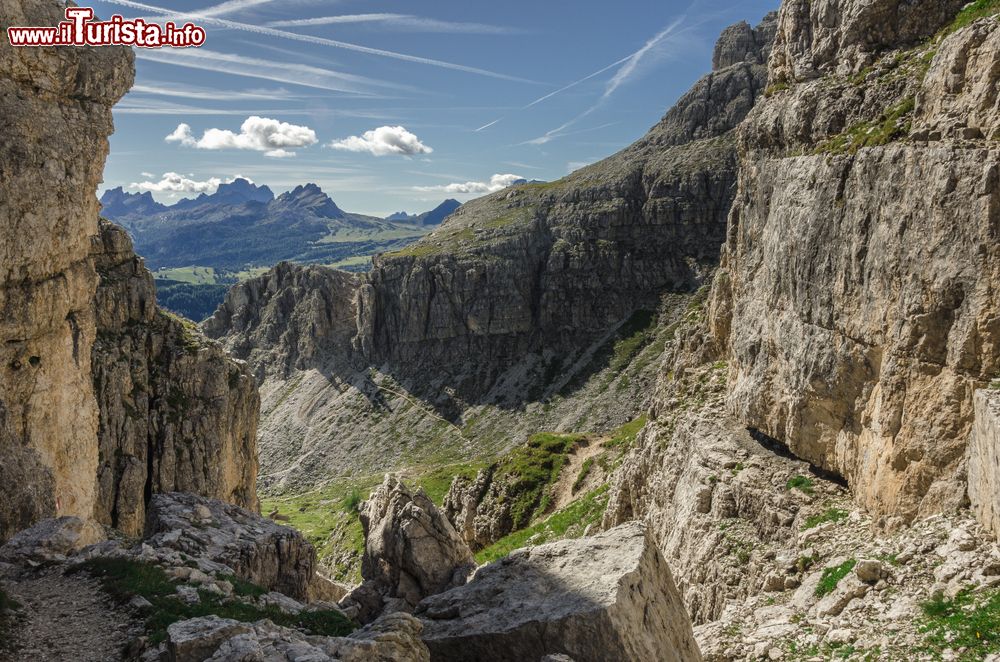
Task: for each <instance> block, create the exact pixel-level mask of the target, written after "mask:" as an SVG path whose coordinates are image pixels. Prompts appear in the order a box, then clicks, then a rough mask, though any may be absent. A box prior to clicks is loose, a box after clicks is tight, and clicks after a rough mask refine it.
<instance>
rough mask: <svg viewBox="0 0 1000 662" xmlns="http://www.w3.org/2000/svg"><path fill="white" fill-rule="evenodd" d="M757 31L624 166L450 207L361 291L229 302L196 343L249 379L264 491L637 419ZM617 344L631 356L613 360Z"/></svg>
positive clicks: (763, 51)
mask: <svg viewBox="0 0 1000 662" xmlns="http://www.w3.org/2000/svg"><path fill="white" fill-rule="evenodd" d="M775 25H776V17H775V16H769V17H768V18H767V19H765V21H764V22H763V23H762V24H761V25H760V26H758V28H756V29H752V28H750V27H749V26H738V27H737V28H735V29H733V30H731V31H730V32H728V33H727V36H726V37H724V38H723V39H722V40H721V41H720V43H719V46H718V48H717V57H716V60H717V63H718V65H719V67H718V68H717V70H716V71H714V72H712V73H711V74H709V75H708V76H706V77H705V78H703V79H702V80H701V81H699V82H698V83H697V84H696V85H695V86H694V87H693V88H692V89H691V91H690V92H688V93H687V94H686V95H685V96H684V97H683V98H682V99H680V100H679V101H678V103H677V105H676V106H675V107H674V108H673V109H672V110H671V111H670V112H668V113H667V114H666V116H665V117H664V118H663V120H662V121H661V122H660V123H659V124H657V126H655V127H654V128H653V129H652V130H651V131H650V132H649V133H648V134H647V135H646V136H645V137H644V138H643V139H641V140H640V141H638V142H637V143H635V144H634V145H632V146H631V147H629V148H627V149H626V150H624V151H622V152H621V153H619V154H616V155H614V156H612V157H611V158H609V159H606V160H605V161H602V162H600V163H597V164H594V165H592V166H589V167H587V168H584V169H583V170H580V171H578V172H576V173H574V174H572V175H570V176H569V177H567V178H566V179H564V180H560V181H558V182H553V183H546V184H525V185H519V186H514V187H511V188H509V189H507V190H504V191H501V192H499V193H496V194H493V195H490V196H487V197H484V198H481V199H479V200H475V201H473V202H470V203H468V204H466V205H463V206H462V207H461V208H460V209H459V210H458V211H457V212H455V213H454V214H452V215H451V216H450V217H449V218H448V220H447V221H446V222H445V223H443V224H442V225H441V226H440V227H439V228H437V229H436V230H435V231H434V232H432V233H431V234H430V235H429V236H427V237H425V238H424V239H423V240H421V241H420V242H418V243H417V244H415V245H413V246H410V247H408V248H406V249H404V250H402V251H399V252H396V253H390V254H386V255H383V256H381V257H379V258H378V259H376V261H375V266H374V269H373V271H372V272H371V274H370V275H369V276H367V277H364V278H362V279H358V280H355V277H353V276H347V275H344V274H337V273H335V272H332V271H330V270H325V269H322V268H314V267H310V268H308V269H306V268H301V267H295V266H291V265H281V266H279V267H278V268H277V269H275V270H274V271H272V272H271V273H269V274H266V275H265V276H263V277H261V278H259V279H255V280H253V281H250V282H248V283H245V284H243V285H240V286H238V287H236V288H234V290H233V291H232V292H231V293H230V294H229V296H228V297H227V300H226V302H225V303H224V304H223V306H222V307H221V308H220V310H219V311H218V312H217V313H216V315H215V317H214V318H213V319H211V320H209V321H207V322H206V323H205V329H206V332H207V333H208V335H210V336H211V337H214V338H218V339H220V340H221V341H222V342H223V344H224V345H225V346H226V347H227V348H228V349H230V350H231V351H232V352H234V353H235V354H236V355H237V356H239V357H241V358H245V359H247V360H248V361H249V362H250V363H251V365H252V366H253V368H254V371H255V372H256V374H257V376H258V379H260V380H261V391H262V397H263V411H264V416H263V422H262V425H261V435H260V438H261V462H262V466H263V467H264V478H263V483H264V485H265V486H266V487H270V486H283V487H290V486H296V485H298V486H301V485H303V484H308V482H309V481H313V482H314V481H315V479H316V478H317V477H319V476H322V475H323V474H324V473H328V472H329V471H330V467H331V466H334V467H338V468H339V469H337V470H338V471H341V472H345V473H346V472H353V473H376V472H380V471H385V470H392V469H395V468H398V467H399V466H400V465H399V464H398V462H400V461H402V462H411V463H413V462H414V461H423V460H424V459H426V457H427V455H428V454H429V453H433V454H434V458H433V459H434V461H435V462H440V461H442V459H451V458H454V459H467V458H468V456H470V455H483V454H491V453H495V452H497V451H499V450H502V449H503V448H505V447H509V446H511V445H513V444H516V443H520V442H523V441H524V439H525V437H527V436H528V435H529V434H532V433H534V432H537V431H539V430H546V429H547V430H553V429H554V430H583V429H585V430H592V431H597V432H603V431H607V430H610V429H613V428H615V427H618V426H620V425H622V424H623V423H626V422H628V421H629V420H632V419H634V418H636V417H637V416H639V415H640V414H641V412H642V410H643V408H644V407H645V405H646V404H647V403H648V397H649V393H650V390H651V386H652V381H653V376H654V374H655V372H656V368H655V366H656V360H657V356H655V354H656V351H658V350H656V351H654V350H653V348H654V347H662V342H663V338H662V337H660V335H659V334H660V332H661V331H662V332H664V333H666V332H667V329H669V327H670V325H671V324H672V323H673V322H675V321H676V320H677V318H678V317H679V316H681V315H683V312H684V310H685V308H686V306H687V301H685V300H682V297H681V295H680V294H678V293H684V294H687V295H690V294H691V293H692V292H693V291H694V290H696V289H697V288H698V287H699V286H701V285H702V284H703V283H704V281H705V279H706V277H707V274H709V273H710V272H711V270H712V269H713V268H714V267H715V265H716V263H717V259H718V247H719V245H720V244H721V243H722V241H723V240H724V232H725V222H726V220H725V219H726V215H727V213H728V209H729V207H730V206H731V203H732V199H733V195H734V192H735V184H736V169H737V157H736V150H735V138H734V133H733V128H734V127H735V126H736V125H737V124H738V123H739V122H740V121H741V120H742V119H743V118H744V117H745V116H746V114H747V112H748V111H749V110H750V108H752V107H753V105H754V103H755V102H756V101H757V100H758V99H759V98H760V97H761V95H762V94H763V90H764V87H765V83H766V69H765V67H764V66H763V64H762V63H763V62H764V61H765V60H766V59H767V53H768V51H769V45H770V39H771V37H772V35H773V32H774V27H775ZM637 334H638V335H637ZM629 337H633V338H634V339H635V340H636V341H637V342H639V341H641V342H639V344H638V345H637V346H638V347H639V349H640V350H643V352H645V353H643V352H639V351H636V352H634V353H628V352H629V351H630V350H628V349H627V348H625V349H621V351H619V344H618V343H620V342H623V341H625V340H626V339H627V338H629ZM647 347H648V348H649V349H650V351H648V352H646V351H645V350H646V348H647ZM444 456H447V457H444ZM393 461H395V462H397V464H396V465H395V466H394V465H393V464H392V462H393Z"/></svg>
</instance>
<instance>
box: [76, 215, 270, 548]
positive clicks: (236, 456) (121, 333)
mask: <svg viewBox="0 0 1000 662" xmlns="http://www.w3.org/2000/svg"><path fill="white" fill-rule="evenodd" d="M100 231H101V232H100V235H99V236H98V237H96V238H95V241H94V251H93V258H94V264H95V266H96V268H97V272H98V274H99V275H100V285H99V287H98V288H97V295H96V300H95V310H96V313H97V342H96V343H95V344H94V349H93V357H92V364H93V374H94V390H95V392H96V394H97V401H98V405H99V407H100V426H99V430H98V444H99V467H98V472H97V482H98V489H97V504H96V507H95V516H96V518H97V519H98V521H100V522H102V523H104V524H108V525H111V526H114V527H115V528H118V529H120V530H122V531H124V532H126V533H129V534H132V535H137V534H139V533H141V532H142V529H143V523H144V521H145V519H146V504H147V502H148V501H149V499H150V496H151V495H153V494H157V493H161V492H192V493H195V494H200V495H203V496H209V497H213V498H218V499H222V500H223V501H227V502H229V503H233V504H236V505H238V506H242V507H244V508H249V509H251V510H256V508H257V493H256V489H255V487H256V479H257V457H256V452H255V451H256V434H257V416H258V412H259V408H260V399H259V397H258V395H257V389H256V387H255V384H254V381H253V377H252V376H251V375H250V373H249V370H248V369H247V368H246V366H245V365H243V364H238V363H235V362H233V361H232V360H230V359H229V358H228V357H227V356H226V355H225V353H224V352H223V351H222V349H221V348H220V347H218V345H216V344H215V343H212V342H209V341H207V340H206V339H205V338H204V336H202V335H201V333H200V332H199V331H198V330H197V329H196V328H194V325H193V324H191V323H190V322H186V321H183V320H181V319H179V318H176V317H173V316H171V315H168V314H167V313H164V312H163V311H162V310H160V309H159V308H157V307H156V291H155V288H154V285H153V277H152V275H151V274H150V273H149V271H147V270H146V268H145V266H144V265H143V262H142V260H141V259H140V258H138V257H136V255H135V253H134V252H133V250H132V242H131V240H130V239H129V237H128V235H127V234H126V232H125V231H124V230H123V229H121V228H119V227H118V226H116V225H114V224H112V223H109V222H107V221H103V220H102V221H101V224H100Z"/></svg>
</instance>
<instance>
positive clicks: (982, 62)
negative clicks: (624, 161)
mask: <svg viewBox="0 0 1000 662" xmlns="http://www.w3.org/2000/svg"><path fill="white" fill-rule="evenodd" d="M961 4H962V3H961V2H958V3H954V2H907V3H902V2H896V1H888V0H886V1H875V2H860V1H857V2H854V1H846V0H842V1H840V2H812V3H811V5H810V4H809V3H806V2H799V1H798V0H789V1H787V2H785V4H784V6H783V7H782V10H781V19H780V22H779V25H780V27H779V34H778V38H777V42H776V46H775V53H774V55H773V57H772V59H771V77H772V79H773V80H778V81H800V82H797V83H795V84H794V85H791V87H790V89H788V90H787V91H782V92H779V93H777V94H775V96H774V97H773V98H771V99H769V100H768V101H767V102H765V103H763V104H761V105H759V106H758V107H757V108H756V109H755V110H754V112H753V113H752V114H751V116H750V117H749V119H748V120H747V123H746V125H745V126H744V128H743V130H742V131H741V140H742V146H741V148H742V153H743V154H745V158H744V159H743V163H742V166H741V175H740V190H739V193H738V194H737V198H736V202H735V205H734V208H733V212H732V215H731V217H730V230H729V238H728V240H727V242H726V245H725V248H724V254H723V269H722V272H721V273H720V275H719V276H718V278H717V279H716V284H715V287H714V289H713V292H712V295H711V299H710V309H711V310H712V311H713V319H712V321H711V326H712V329H713V333H714V335H715V339H716V340H717V342H718V344H719V345H720V346H722V347H725V348H726V353H728V358H729V359H730V374H729V376H730V390H731V392H730V396H729V405H730V409H731V411H733V413H734V414H735V415H736V416H737V417H738V419H739V420H741V421H742V422H743V423H745V424H746V425H748V426H750V427H753V428H757V429H759V430H760V431H762V432H764V433H765V434H767V435H769V436H771V437H774V438H777V439H779V440H781V441H783V442H785V443H787V444H788V446H789V447H790V448H791V450H792V451H793V452H794V453H796V454H797V455H799V456H800V457H802V458H804V459H807V460H809V461H811V462H813V463H815V464H817V465H820V466H821V467H823V468H825V469H829V470H833V471H835V472H837V473H839V474H841V475H842V476H844V477H845V478H846V479H847V480H848V481H849V483H850V485H851V487H852V489H853V490H854V492H855V493H856V495H857V497H858V499H859V501H860V502H861V503H862V504H863V505H864V506H866V507H867V508H869V509H871V510H872V511H873V512H874V513H875V514H876V515H881V516H883V517H886V518H890V520H891V521H896V520H909V519H911V518H913V517H914V516H916V515H918V514H920V513H930V512H935V511H938V510H940V509H942V508H948V507H952V506H957V505H960V503H961V499H962V489H961V479H962V462H963V458H964V456H965V447H966V440H967V437H968V433H969V430H970V427H971V425H972V421H973V392H974V390H975V389H976V388H977V387H979V386H982V385H983V384H984V383H985V380H987V379H989V378H990V377H992V376H994V375H996V374H997V371H998V370H1000V321H998V320H1000V295H998V284H1000V242H998V234H997V227H998V224H1000V150H998V149H997V147H996V145H995V143H991V142H988V141H987V140H986V139H985V136H987V135H990V134H992V133H993V132H995V131H996V112H995V106H996V98H997V96H996V89H997V83H998V74H997V72H998V69H997V66H996V62H997V57H998V55H997V50H996V48H994V47H991V46H990V45H991V44H995V43H996V42H997V39H998V37H997V35H998V34H1000V22H998V21H997V19H996V18H993V19H986V20H984V21H981V22H979V23H977V24H975V25H972V26H969V27H966V28H964V29H961V30H958V31H957V32H955V33H954V34H951V35H950V36H947V37H945V38H944V39H943V41H942V42H941V43H940V44H935V47H936V50H935V49H934V48H932V46H931V45H929V44H926V45H924V46H921V45H920V44H919V43H918V44H917V45H914V43H913V42H914V40H919V39H920V38H921V37H922V36H925V35H929V34H934V33H936V32H937V31H938V30H939V29H941V28H942V27H943V26H944V25H945V24H946V23H948V22H949V21H950V20H951V19H953V18H954V17H955V15H956V12H957V10H958V8H959V6H960V5H961ZM821 19H822V20H821ZM892 48H897V49H899V50H895V51H889V52H887V49H892ZM931 57H933V60H931V59H930V58H931ZM927 61H930V65H929V70H928V69H927V67H926V64H922V63H925V62H927ZM863 64H866V65H869V68H868V69H866V70H863V71H860V72H859V73H857V74H854V75H851V76H846V75H842V74H841V73H838V72H855V71H858V69H859V67H860V66H861V65H863ZM790 71H791V72H793V73H792V74H790V73H789V72H790ZM925 72H927V73H926V75H925ZM816 76H822V78H821V79H820V80H814V81H805V79H808V78H811V77H816ZM802 81H805V82H802ZM786 84H787V83H786ZM990 109H992V110H990ZM862 141H863V142H862ZM803 153H804V154H806V155H805V156H799V155H797V154H803Z"/></svg>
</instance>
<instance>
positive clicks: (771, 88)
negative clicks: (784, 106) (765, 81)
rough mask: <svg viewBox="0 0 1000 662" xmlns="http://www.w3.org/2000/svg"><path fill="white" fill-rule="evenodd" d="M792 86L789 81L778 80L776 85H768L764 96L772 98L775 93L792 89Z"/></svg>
mask: <svg viewBox="0 0 1000 662" xmlns="http://www.w3.org/2000/svg"><path fill="white" fill-rule="evenodd" d="M791 87H792V86H791V85H789V84H788V82H787V81H778V82H777V83H775V84H774V85H768V86H767V88H766V89H765V90H764V96H765V97H767V98H771V97H773V96H774V95H775V94H778V93H779V92H784V91H785V90H788V89H791Z"/></svg>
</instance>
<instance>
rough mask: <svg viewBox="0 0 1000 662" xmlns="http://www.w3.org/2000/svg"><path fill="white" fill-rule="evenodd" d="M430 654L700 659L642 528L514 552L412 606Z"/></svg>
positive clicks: (588, 661)
mask: <svg viewBox="0 0 1000 662" xmlns="http://www.w3.org/2000/svg"><path fill="white" fill-rule="evenodd" d="M418 615H419V616H420V618H421V619H422V620H423V623H424V632H423V640H424V642H425V643H426V644H427V646H428V648H430V651H431V659H432V660H449V661H454V662H459V661H463V660H470V661H471V660H476V661H477V662H490V661H493V660H497V661H499V660H514V659H516V660H538V659H541V658H543V657H544V656H546V655H559V654H562V655H566V656H568V657H569V658H571V659H573V660H576V661H577V662H603V661H604V660H622V661H623V662H624V661H635V662H639V661H640V660H663V661H665V662H666V661H672V660H677V661H681V660H699V659H701V656H700V655H699V653H698V646H697V645H696V644H695V641H694V637H693V636H692V633H691V624H690V621H689V620H688V617H687V614H686V613H685V612H684V607H683V605H682V604H681V600H680V596H679V595H678V594H677V590H676V589H675V588H674V584H673V580H672V579H671V575H670V570H669V569H668V568H667V565H666V563H665V562H664V560H663V557H662V556H661V555H660V553H659V551H657V549H656V546H655V545H654V544H653V542H652V541H651V540H650V539H649V538H647V536H646V534H645V532H644V531H643V529H642V527H641V526H640V525H638V524H629V525H625V526H622V527H619V528H616V529H612V530H611V531H607V532H605V533H602V534H599V535H597V536H594V537H591V538H581V539H578V540H567V541H562V542H557V543H552V544H549V545H543V546H541V547H534V548H529V549H524V550H519V551H517V552H514V553H513V554H511V555H510V556H509V557H507V558H505V559H503V560H502V561H498V562H496V563H493V564H490V565H488V566H484V567H483V568H481V569H480V570H479V571H478V572H477V573H476V576H475V578H474V579H473V580H472V581H471V582H469V583H468V584H467V585H465V586H462V587H459V588H455V589H452V590H451V591H448V592H446V593H442V594H440V595H437V596H434V597H431V598H428V599H426V600H424V601H423V602H422V603H421V604H420V607H419V609H418Z"/></svg>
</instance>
